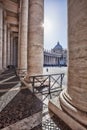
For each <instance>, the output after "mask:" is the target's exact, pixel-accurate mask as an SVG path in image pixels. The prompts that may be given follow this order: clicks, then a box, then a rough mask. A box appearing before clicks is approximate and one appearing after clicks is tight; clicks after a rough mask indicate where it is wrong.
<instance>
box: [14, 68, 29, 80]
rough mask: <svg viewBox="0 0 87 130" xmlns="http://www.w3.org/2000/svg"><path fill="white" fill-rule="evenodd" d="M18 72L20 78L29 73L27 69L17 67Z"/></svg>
mask: <svg viewBox="0 0 87 130" xmlns="http://www.w3.org/2000/svg"><path fill="white" fill-rule="evenodd" d="M16 73H17V75H18V76H19V77H20V78H24V77H25V76H26V74H27V69H17V70H16Z"/></svg>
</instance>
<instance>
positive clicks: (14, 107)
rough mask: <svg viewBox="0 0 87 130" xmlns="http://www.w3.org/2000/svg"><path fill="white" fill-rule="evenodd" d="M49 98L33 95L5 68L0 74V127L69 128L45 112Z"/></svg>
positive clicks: (18, 129)
mask: <svg viewBox="0 0 87 130" xmlns="http://www.w3.org/2000/svg"><path fill="white" fill-rule="evenodd" d="M58 94H59V92H55V93H53V94H52V95H51V97H52V98H53V97H55V96H58ZM49 98H50V96H49V95H48V94H45V95H43V96H42V94H41V93H38V94H33V93H32V91H31V89H30V88H29V87H26V86H24V85H21V82H20V79H19V77H17V76H16V74H15V71H14V70H6V71H5V72H3V73H2V74H1V75H0V130H70V128H69V127H68V126H67V125H66V124H65V123H64V122H62V121H61V120H60V119H58V118H57V117H56V116H55V115H54V114H53V113H51V112H49V111H48V101H49Z"/></svg>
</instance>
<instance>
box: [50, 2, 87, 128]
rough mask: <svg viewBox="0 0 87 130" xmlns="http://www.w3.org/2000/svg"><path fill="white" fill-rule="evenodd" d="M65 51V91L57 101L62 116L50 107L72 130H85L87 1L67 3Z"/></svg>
mask: <svg viewBox="0 0 87 130" xmlns="http://www.w3.org/2000/svg"><path fill="white" fill-rule="evenodd" d="M68 47H69V48H68V51H69V65H68V66H69V67H68V88H67V90H64V91H62V93H61V94H60V97H59V101H60V105H61V107H62V110H63V111H62V113H61V112H60V113H61V116H60V113H59V114H58V110H57V109H56V108H55V109H56V111H55V109H54V110H53V107H54V106H53V105H52V104H53V103H52V104H51V103H49V107H50V109H52V110H53V111H54V112H55V113H56V114H57V115H58V116H60V118H62V119H63V120H64V121H65V122H66V123H67V124H68V125H69V126H70V127H71V128H72V129H73V130H87V0H82V1H80V0H68ZM57 100H58V99H57ZM51 105H52V106H51ZM51 107H52V108H51ZM66 115H67V119H65V117H66Z"/></svg>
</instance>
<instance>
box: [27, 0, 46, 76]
mask: <svg viewBox="0 0 87 130" xmlns="http://www.w3.org/2000/svg"><path fill="white" fill-rule="evenodd" d="M29 5H30V8H29V42H28V75H27V78H28V77H29V76H31V75H38V74H42V73H43V41H44V37H43V27H42V24H43V18H44V0H30V3H29Z"/></svg>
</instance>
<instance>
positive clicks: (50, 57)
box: [44, 42, 67, 66]
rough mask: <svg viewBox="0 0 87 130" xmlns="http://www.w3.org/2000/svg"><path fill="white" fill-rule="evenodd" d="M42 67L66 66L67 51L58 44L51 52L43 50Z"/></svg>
mask: <svg viewBox="0 0 87 130" xmlns="http://www.w3.org/2000/svg"><path fill="white" fill-rule="evenodd" d="M44 66H67V50H66V49H63V47H62V46H61V45H60V43H59V42H58V43H57V44H56V45H55V47H54V48H53V49H51V51H47V50H44Z"/></svg>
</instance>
